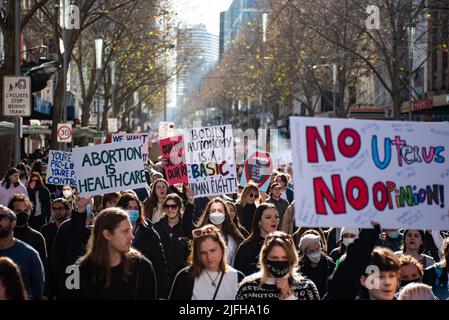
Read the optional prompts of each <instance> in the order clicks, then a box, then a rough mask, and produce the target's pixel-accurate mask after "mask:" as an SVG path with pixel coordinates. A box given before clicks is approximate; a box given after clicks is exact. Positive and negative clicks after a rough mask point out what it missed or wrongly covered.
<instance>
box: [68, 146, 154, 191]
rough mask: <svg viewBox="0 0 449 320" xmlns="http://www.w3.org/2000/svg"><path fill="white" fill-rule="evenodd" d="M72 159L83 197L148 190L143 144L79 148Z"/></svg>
mask: <svg viewBox="0 0 449 320" xmlns="http://www.w3.org/2000/svg"><path fill="white" fill-rule="evenodd" d="M72 155H73V162H74V164H75V175H76V181H77V184H76V186H77V188H78V190H79V191H80V194H81V196H94V195H99V194H105V193H110V192H115V191H122V190H126V189H138V188H144V187H146V179H145V170H144V167H143V151H142V143H141V142H140V140H131V141H122V142H116V143H107V144H101V145H96V146H92V147H82V148H75V149H73V153H72Z"/></svg>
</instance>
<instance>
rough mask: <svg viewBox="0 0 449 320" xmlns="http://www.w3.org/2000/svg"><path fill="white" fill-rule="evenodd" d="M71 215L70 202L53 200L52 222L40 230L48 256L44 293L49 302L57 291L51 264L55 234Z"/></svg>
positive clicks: (60, 199) (53, 268)
mask: <svg viewBox="0 0 449 320" xmlns="http://www.w3.org/2000/svg"><path fill="white" fill-rule="evenodd" d="M71 215H72V207H71V205H70V202H68V201H67V200H66V199H64V198H58V199H55V200H53V202H52V203H51V219H52V221H51V222H49V223H47V224H45V225H43V226H42V228H41V229H40V232H41V233H42V235H43V236H44V239H45V244H46V246H47V254H48V272H47V279H48V281H47V283H46V291H47V296H48V298H49V300H52V299H53V297H54V296H55V292H56V290H57V281H56V279H55V277H56V269H55V266H54V263H53V255H52V253H53V250H52V247H53V242H54V239H55V237H56V232H57V231H58V229H59V226H60V225H61V224H62V223H63V222H64V221H66V220H67V219H70V216H71Z"/></svg>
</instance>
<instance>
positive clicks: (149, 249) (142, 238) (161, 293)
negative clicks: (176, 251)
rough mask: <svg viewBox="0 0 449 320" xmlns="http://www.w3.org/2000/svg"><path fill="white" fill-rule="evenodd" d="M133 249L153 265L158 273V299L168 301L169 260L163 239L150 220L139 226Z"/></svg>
mask: <svg viewBox="0 0 449 320" xmlns="http://www.w3.org/2000/svg"><path fill="white" fill-rule="evenodd" d="M133 247H134V248H136V249H137V250H139V251H140V252H141V253H142V254H143V255H144V256H145V258H147V259H148V260H150V261H151V263H152V264H153V267H154V271H155V273H156V283H157V298H158V299H167V298H168V294H169V290H170V285H169V278H168V272H167V270H168V267H167V260H166V259H165V252H164V247H163V246H162V242H161V238H160V237H159V234H158V233H157V231H156V230H155V229H154V227H153V224H152V223H151V221H150V220H149V219H145V220H144V221H143V223H141V224H139V225H138V226H137V229H136V231H135V233H134V241H133Z"/></svg>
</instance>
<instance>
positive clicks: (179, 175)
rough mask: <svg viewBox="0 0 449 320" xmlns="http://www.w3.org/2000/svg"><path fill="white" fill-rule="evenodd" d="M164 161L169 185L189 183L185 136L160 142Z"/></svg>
mask: <svg viewBox="0 0 449 320" xmlns="http://www.w3.org/2000/svg"><path fill="white" fill-rule="evenodd" d="M159 145H160V146H161V150H162V159H163V160H164V170H165V177H166V179H167V182H168V184H169V185H174V184H176V183H184V182H188V176H187V167H186V164H185V163H186V161H185V155H184V140H183V136H182V135H180V136H175V137H171V138H165V139H161V140H159Z"/></svg>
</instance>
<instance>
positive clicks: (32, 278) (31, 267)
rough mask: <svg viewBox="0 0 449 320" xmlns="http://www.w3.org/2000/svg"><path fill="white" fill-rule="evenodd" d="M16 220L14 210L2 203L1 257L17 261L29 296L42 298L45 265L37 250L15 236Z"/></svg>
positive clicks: (0, 213) (0, 215)
mask: <svg viewBox="0 0 449 320" xmlns="http://www.w3.org/2000/svg"><path fill="white" fill-rule="evenodd" d="M16 220H17V217H16V215H15V213H14V212H13V211H12V210H10V209H8V208H6V207H5V206H3V205H0V257H1V256H4V257H8V258H10V259H12V260H13V261H14V262H15V263H17V265H18V266H19V268H20V271H21V273H22V278H23V282H24V284H25V287H26V289H27V292H28V298H29V299H34V300H40V299H42V293H43V290H44V267H43V265H42V261H41V259H40V258H39V254H38V252H37V251H36V250H34V249H33V248H32V247H31V246H30V245H28V244H26V243H25V242H23V241H21V240H19V239H15V238H14V235H13V231H14V228H15V226H16Z"/></svg>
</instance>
